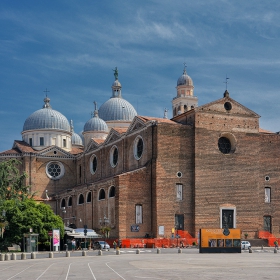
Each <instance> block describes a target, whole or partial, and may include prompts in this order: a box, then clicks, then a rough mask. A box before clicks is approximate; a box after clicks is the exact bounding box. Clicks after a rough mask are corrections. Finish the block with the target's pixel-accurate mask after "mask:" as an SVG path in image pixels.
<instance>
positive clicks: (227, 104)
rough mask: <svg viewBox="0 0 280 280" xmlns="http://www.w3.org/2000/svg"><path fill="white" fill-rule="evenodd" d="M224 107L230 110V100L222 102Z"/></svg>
mask: <svg viewBox="0 0 280 280" xmlns="http://www.w3.org/2000/svg"><path fill="white" fill-rule="evenodd" d="M224 108H225V109H226V110H227V111H230V110H231V108H232V106H231V103H230V102H226V103H225V104H224Z"/></svg>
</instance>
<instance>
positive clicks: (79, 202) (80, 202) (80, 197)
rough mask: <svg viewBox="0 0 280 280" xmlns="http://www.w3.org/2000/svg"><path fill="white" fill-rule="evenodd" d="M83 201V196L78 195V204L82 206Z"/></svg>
mask: <svg viewBox="0 0 280 280" xmlns="http://www.w3.org/2000/svg"><path fill="white" fill-rule="evenodd" d="M84 202H85V200H84V196H83V194H80V195H79V200H78V204H84Z"/></svg>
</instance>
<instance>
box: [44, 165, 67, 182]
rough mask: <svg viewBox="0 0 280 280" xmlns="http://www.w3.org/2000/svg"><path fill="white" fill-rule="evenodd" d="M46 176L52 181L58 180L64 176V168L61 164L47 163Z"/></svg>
mask: <svg viewBox="0 0 280 280" xmlns="http://www.w3.org/2000/svg"><path fill="white" fill-rule="evenodd" d="M46 174H47V176H48V177H49V178H50V179H52V180H58V179H60V178H61V177H63V175H64V166H63V164H62V163H61V162H49V163H48V164H47V166H46Z"/></svg>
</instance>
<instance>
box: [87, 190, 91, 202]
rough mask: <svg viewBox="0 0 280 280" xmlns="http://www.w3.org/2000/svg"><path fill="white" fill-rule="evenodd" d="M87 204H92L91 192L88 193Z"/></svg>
mask: <svg viewBox="0 0 280 280" xmlns="http://www.w3.org/2000/svg"><path fill="white" fill-rule="evenodd" d="M87 202H91V192H88V193H87Z"/></svg>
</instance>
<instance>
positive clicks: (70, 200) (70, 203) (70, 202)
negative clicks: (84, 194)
mask: <svg viewBox="0 0 280 280" xmlns="http://www.w3.org/2000/svg"><path fill="white" fill-rule="evenodd" d="M70 206H72V196H70V197H69V198H68V207H70Z"/></svg>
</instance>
